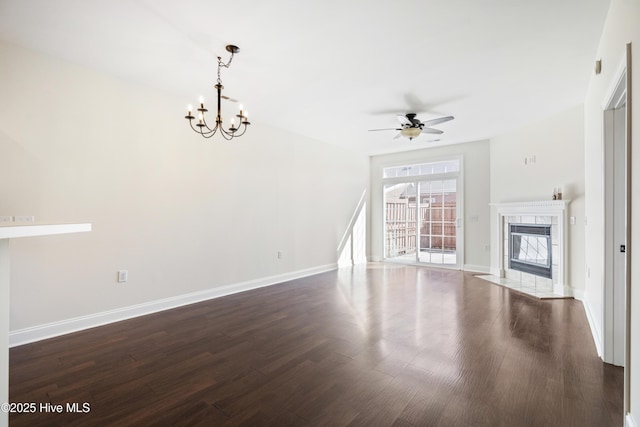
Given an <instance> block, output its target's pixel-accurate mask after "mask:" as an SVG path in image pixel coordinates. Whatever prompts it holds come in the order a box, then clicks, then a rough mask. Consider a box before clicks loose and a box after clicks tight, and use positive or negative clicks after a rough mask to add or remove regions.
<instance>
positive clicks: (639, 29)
mask: <svg viewBox="0 0 640 427" xmlns="http://www.w3.org/2000/svg"><path fill="white" fill-rule="evenodd" d="M629 42H631V43H632V58H633V64H632V80H633V85H634V87H633V89H632V90H633V93H632V94H631V98H633V101H632V102H634V105H633V111H632V119H631V126H632V146H633V150H632V154H631V155H632V167H631V175H632V188H633V189H634V190H633V197H632V207H631V209H632V217H631V224H632V239H631V242H630V245H629V247H630V248H631V259H630V262H631V265H632V266H633V270H632V277H631V282H632V284H631V286H632V291H631V363H630V366H628V367H627V368H628V369H629V372H630V375H631V381H630V388H631V395H630V402H631V417H633V418H634V419H635V423H636V425H640V267H639V266H640V197H638V196H637V194H638V191H637V189H638V188H640V149H638V147H640V95H639V94H640V91H639V88H640V2H639V1H637V0H612V1H611V7H610V9H609V14H608V16H607V21H606V23H605V27H604V30H603V33H602V38H601V39H600V46H599V48H598V55H597V57H596V58H594V60H595V59H601V60H602V73H601V74H600V75H599V76H596V75H595V74H594V75H592V77H591V81H590V84H589V89H588V92H587V96H586V98H585V170H586V174H585V188H586V206H585V211H586V216H587V218H588V223H587V226H586V239H585V259H586V264H587V268H589V269H590V271H591V274H590V276H587V278H586V287H585V291H586V295H585V298H586V301H587V303H588V305H589V306H590V307H591V311H592V313H593V315H594V321H595V322H596V323H597V326H598V327H599V328H600V330H602V325H603V286H604V285H603V282H604V279H603V261H602V260H603V259H604V248H603V244H602V243H603V242H602V236H603V207H602V200H603V188H602V183H603V167H602V165H603V158H602V153H603V148H602V147H603V145H602V144H603V126H602V123H603V104H604V102H605V101H606V97H607V96H608V94H609V93H610V91H611V90H612V89H613V86H614V85H615V81H614V80H615V77H616V72H617V70H618V68H619V65H621V64H623V63H624V58H625V50H626V44H627V43H629Z"/></svg>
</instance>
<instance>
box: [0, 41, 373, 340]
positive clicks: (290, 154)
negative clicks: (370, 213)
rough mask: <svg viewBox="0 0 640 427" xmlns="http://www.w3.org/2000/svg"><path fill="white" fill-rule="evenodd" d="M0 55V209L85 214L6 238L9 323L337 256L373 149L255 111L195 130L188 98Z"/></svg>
mask: <svg viewBox="0 0 640 427" xmlns="http://www.w3.org/2000/svg"><path fill="white" fill-rule="evenodd" d="M0 57H1V58H2V67H0V85H1V86H0V89H1V92H0V93H1V95H0V153H1V154H0V215H35V216H36V220H37V221H40V222H54V223H55V222H90V223H93V231H92V232H91V233H84V234H81V235H69V236H59V237H47V238H39V239H21V240H20V241H16V242H13V245H12V269H11V274H12V288H11V312H10V315H11V316H10V322H11V329H12V331H15V330H20V329H23V328H28V327H33V326H37V325H43V324H48V323H50V322H59V321H62V320H65V319H69V318H75V317H78V316H86V315H92V314H95V313H100V312H104V311H107V310H113V309H118V308H122V307H128V306H132V305H135V304H143V303H146V302H149V301H155V300H159V299H163V298H171V297H174V296H177V295H182V294H187V293H192V292H199V291H203V290H208V289H212V288H216V287H221V286H224V285H229V284H234V283H239V282H243V281H250V280H254V279H259V278H263V277H272V276H278V275H283V274H285V273H291V272H300V271H308V270H310V269H317V268H332V267H335V265H336V262H337V259H338V256H339V254H338V252H337V248H338V244H339V242H340V239H341V238H342V237H343V235H344V233H345V231H346V229H347V227H348V225H349V221H350V219H351V217H352V214H353V211H354V210H355V209H356V208H357V207H358V203H359V201H360V199H361V196H362V194H363V192H365V191H366V189H367V186H368V176H369V159H368V157H367V156H363V155H358V154H355V153H352V152H349V151H345V150H342V149H340V148H337V147H336V146H333V145H329V144H325V143H321V142H319V141H315V140H310V139H308V138H305V137H302V136H299V135H295V134H292V133H288V132H285V131H281V130H277V129H274V128H271V127H269V126H267V125H264V124H260V123H259V118H257V119H256V118H254V120H253V121H255V123H254V124H253V125H252V126H251V127H250V129H249V130H248V132H247V134H246V135H245V136H243V137H242V138H239V139H238V140H235V141H232V142H227V141H222V140H221V139H220V138H218V137H214V138H213V139H210V140H204V139H202V138H201V137H200V136H198V135H196V134H195V133H194V132H193V131H192V130H190V129H189V127H188V125H187V122H186V120H184V119H183V116H184V105H185V104H186V102H188V100H181V99H176V98H173V97H170V96H166V95H162V94H159V93H157V92H156V91H154V90H152V89H150V88H145V87H141V86H135V85H132V84H129V83H127V82H123V81H121V80H118V79H116V78H112V77H109V76H106V75H101V74H98V73H94V72H92V71H90V70H87V69H85V68H81V67H78V66H75V65H72V64H69V63H65V62H62V61H59V60H56V59H53V58H49V57H45V56H43V55H40V54H38V53H35V52H32V51H28V50H24V49H21V48H18V47H16V46H12V45H8V44H0ZM278 251H282V252H283V258H282V259H278V258H277V252H278ZM120 269H127V270H128V271H129V282H128V283H126V284H118V283H116V271H117V270H120Z"/></svg>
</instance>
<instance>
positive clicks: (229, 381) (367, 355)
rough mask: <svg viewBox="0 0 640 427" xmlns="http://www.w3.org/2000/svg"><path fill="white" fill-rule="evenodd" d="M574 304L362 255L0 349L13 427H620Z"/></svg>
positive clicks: (608, 369)
mask: <svg viewBox="0 0 640 427" xmlns="http://www.w3.org/2000/svg"><path fill="white" fill-rule="evenodd" d="M622 382H623V374H622V369H621V368H615V367H612V366H609V365H606V364H603V363H602V362H601V361H600V359H598V357H597V354H596V350H595V347H594V344H593V340H592V338H591V335H590V332H589V326H588V324H587V320H586V317H585V313H584V310H583V306H582V304H581V303H580V302H578V301H575V300H550V301H541V300H536V299H533V298H531V297H527V296H524V295H521V294H518V293H515V292H513V291H510V290H508V289H505V288H502V287H499V286H496V285H493V284H491V283H489V282H486V281H484V280H481V279H478V278H475V277H473V276H472V275H470V274H468V273H462V272H459V271H447V270H437V269H429V268H423V267H415V266H405V265H393V264H375V263H372V264H369V265H367V266H357V267H354V268H346V269H340V270H338V271H334V272H329V273H325V274H320V275H316V276H313V277H308V278H305V279H300V280H295V281H292V282H287V283H284V284H280V285H276V286H271V287H267V288H262V289H257V290H254V291H250V292H245V293H241V294H236V295H231V296H228V297H224V298H219V299H215V300H211V301H206V302H203V303H199V304H194V305H190V306H186V307H182V308H178V309H174V310H169V311H165V312H162V313H157V314H153V315H149V316H144V317H140V318H136V319H132V320H127V321H123V322H119V323H115V324H111V325H107V326H103V327H99V328H94V329H91V330H87V331H82V332H78V333H74V334H69V335H66V336H63V337H58V338H53V339H49V340H45V341H40V342H37V343H34V344H29V345H24V346H20V347H16V348H13V349H11V351H10V398H11V401H12V402H37V403H38V404H40V403H43V402H50V403H51V404H62V405H63V406H64V405H66V404H67V403H78V404H79V405H80V409H82V404H83V403H84V402H87V403H88V404H89V407H90V411H89V412H87V413H70V412H67V410H66V409H67V408H66V406H65V407H64V410H63V413H45V412H39V411H37V412H36V413H33V414H17V413H13V414H10V425H11V426H12V427H18V426H30V427H32V426H52V425H56V426H57V425H69V426H94V425H95V426H107V425H117V426H147V425H154V426H197V425H202V426H217V425H247V426H289V425H291V426H298V425H299V426H307V425H309V426H320V425H330V426H509V427H513V426H563V427H564V426H597V427H604V426H621V425H623V417H622V391H623V385H622Z"/></svg>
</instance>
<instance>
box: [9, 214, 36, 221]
mask: <svg viewBox="0 0 640 427" xmlns="http://www.w3.org/2000/svg"><path fill="white" fill-rule="evenodd" d="M13 220H14V221H15V222H36V217H35V216H33V215H16V216H14V217H13Z"/></svg>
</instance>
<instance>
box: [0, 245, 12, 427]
mask: <svg viewBox="0 0 640 427" xmlns="http://www.w3.org/2000/svg"><path fill="white" fill-rule="evenodd" d="M9 264H10V259H9V239H0V304H1V305H2V307H0V404H2V403H8V402H9V279H10V276H9ZM8 425H9V414H7V413H4V412H0V427H6V426H8Z"/></svg>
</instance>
